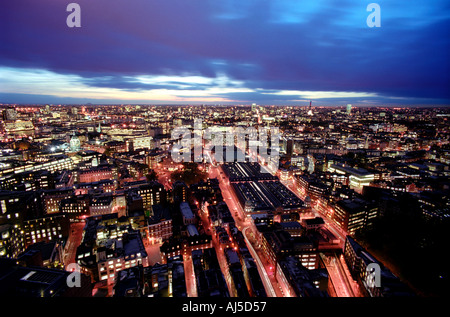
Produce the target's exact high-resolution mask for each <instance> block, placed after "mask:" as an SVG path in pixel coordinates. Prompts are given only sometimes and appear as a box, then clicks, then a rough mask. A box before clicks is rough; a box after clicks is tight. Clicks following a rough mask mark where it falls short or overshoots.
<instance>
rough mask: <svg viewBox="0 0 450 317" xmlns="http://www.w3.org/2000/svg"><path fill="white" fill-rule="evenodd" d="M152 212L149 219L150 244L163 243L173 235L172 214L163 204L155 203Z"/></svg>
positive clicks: (148, 236) (148, 235)
mask: <svg viewBox="0 0 450 317" xmlns="http://www.w3.org/2000/svg"><path fill="white" fill-rule="evenodd" d="M152 214H153V216H151V217H149V218H148V220H147V222H148V225H147V232H148V233H147V238H148V240H149V242H150V244H157V243H162V242H164V241H166V240H168V239H169V238H170V237H172V235H173V229H172V215H171V214H170V212H169V210H168V209H167V208H165V207H163V206H161V205H153V206H152Z"/></svg>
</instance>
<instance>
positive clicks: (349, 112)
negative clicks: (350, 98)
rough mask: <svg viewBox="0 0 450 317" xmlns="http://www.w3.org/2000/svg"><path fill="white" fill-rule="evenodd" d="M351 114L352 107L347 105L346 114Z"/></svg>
mask: <svg viewBox="0 0 450 317" xmlns="http://www.w3.org/2000/svg"><path fill="white" fill-rule="evenodd" d="M351 113H352V105H350V104H349V105H347V114H348V115H350V114H351Z"/></svg>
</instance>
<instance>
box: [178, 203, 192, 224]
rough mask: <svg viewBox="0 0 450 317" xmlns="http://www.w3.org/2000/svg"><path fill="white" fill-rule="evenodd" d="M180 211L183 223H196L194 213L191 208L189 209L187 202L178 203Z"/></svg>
mask: <svg viewBox="0 0 450 317" xmlns="http://www.w3.org/2000/svg"><path fill="white" fill-rule="evenodd" d="M180 211H181V215H182V217H183V224H184V225H189V224H195V223H196V218H195V216H194V213H193V212H192V209H191V207H189V204H188V203H187V202H182V203H180Z"/></svg>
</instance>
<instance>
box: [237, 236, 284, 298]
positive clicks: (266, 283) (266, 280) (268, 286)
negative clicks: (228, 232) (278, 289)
mask: <svg viewBox="0 0 450 317" xmlns="http://www.w3.org/2000/svg"><path fill="white" fill-rule="evenodd" d="M248 228H249V227H245V228H244V229H243V230H242V234H243V236H244V239H245V243H246V244H247V247H248V248H249V251H250V253H251V254H252V257H253V258H254V259H255V260H256V263H257V267H258V271H259V275H260V276H261V277H263V279H262V281H263V283H264V288H265V290H266V293H267V295H269V297H277V295H276V293H275V290H274V288H273V286H272V283H271V282H270V279H269V276H268V275H267V272H266V270H265V269H264V265H263V263H262V262H261V259H260V258H259V256H258V254H257V253H256V251H255V249H254V248H253V246H252V244H251V243H250V241H249V240H248V238H247V234H246V231H247V229H248Z"/></svg>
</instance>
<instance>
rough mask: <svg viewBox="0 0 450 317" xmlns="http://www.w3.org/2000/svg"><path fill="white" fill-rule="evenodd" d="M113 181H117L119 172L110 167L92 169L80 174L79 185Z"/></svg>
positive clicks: (82, 171)
mask: <svg viewBox="0 0 450 317" xmlns="http://www.w3.org/2000/svg"><path fill="white" fill-rule="evenodd" d="M112 179H117V170H116V168H113V167H112V166H109V165H106V166H105V165H103V166H97V167H91V168H89V169H86V170H80V171H79V172H78V183H93V182H98V181H101V180H112Z"/></svg>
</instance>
